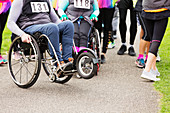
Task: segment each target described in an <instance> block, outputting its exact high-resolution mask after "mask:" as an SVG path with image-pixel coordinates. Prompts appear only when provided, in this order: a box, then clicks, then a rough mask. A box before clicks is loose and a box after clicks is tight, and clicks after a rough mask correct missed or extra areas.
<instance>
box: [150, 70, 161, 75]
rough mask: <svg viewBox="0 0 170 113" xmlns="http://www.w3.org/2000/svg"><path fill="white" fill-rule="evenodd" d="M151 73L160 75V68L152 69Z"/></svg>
mask: <svg viewBox="0 0 170 113" xmlns="http://www.w3.org/2000/svg"><path fill="white" fill-rule="evenodd" d="M151 73H153V74H154V75H156V76H160V73H159V71H158V69H156V70H153V69H151Z"/></svg>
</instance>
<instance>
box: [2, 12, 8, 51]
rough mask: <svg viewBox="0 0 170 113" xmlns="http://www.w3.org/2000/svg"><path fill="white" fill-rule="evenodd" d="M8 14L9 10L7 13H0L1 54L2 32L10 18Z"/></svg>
mask: <svg viewBox="0 0 170 113" xmlns="http://www.w3.org/2000/svg"><path fill="white" fill-rule="evenodd" d="M8 14H9V10H8V11H7V12H6V13H2V14H0V54H1V45H2V34H3V31H4V28H5V24H6V21H7V18H8Z"/></svg>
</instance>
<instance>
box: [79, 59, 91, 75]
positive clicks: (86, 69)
mask: <svg viewBox="0 0 170 113" xmlns="http://www.w3.org/2000/svg"><path fill="white" fill-rule="evenodd" d="M87 58H89V57H88V56H83V57H82V58H81V59H80V61H79V64H78V65H79V70H80V73H82V74H83V75H84V76H88V75H90V74H91V73H92V71H93V62H88V63H86V64H84V63H85V60H86V59H87Z"/></svg>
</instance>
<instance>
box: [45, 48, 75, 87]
mask: <svg viewBox="0 0 170 113" xmlns="http://www.w3.org/2000/svg"><path fill="white" fill-rule="evenodd" d="M51 61H52V58H50V52H49V50H48V49H47V50H45V53H43V63H42V65H43V68H44V71H45V73H46V74H47V76H49V75H50V70H51V69H52V67H53V66H52V65H51ZM65 69H66V70H68V69H69V67H67V68H65ZM57 73H60V71H58V72H55V73H54V75H55V77H56V79H55V80H54V82H56V83H60V84H64V83H66V82H68V81H69V80H70V79H71V78H72V76H73V75H69V76H65V75H63V73H61V76H60V77H57V76H56V75H57Z"/></svg>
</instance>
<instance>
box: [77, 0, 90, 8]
mask: <svg viewBox="0 0 170 113" xmlns="http://www.w3.org/2000/svg"><path fill="white" fill-rule="evenodd" d="M74 7H76V8H82V9H90V0H74Z"/></svg>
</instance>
